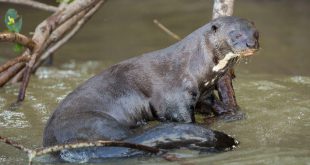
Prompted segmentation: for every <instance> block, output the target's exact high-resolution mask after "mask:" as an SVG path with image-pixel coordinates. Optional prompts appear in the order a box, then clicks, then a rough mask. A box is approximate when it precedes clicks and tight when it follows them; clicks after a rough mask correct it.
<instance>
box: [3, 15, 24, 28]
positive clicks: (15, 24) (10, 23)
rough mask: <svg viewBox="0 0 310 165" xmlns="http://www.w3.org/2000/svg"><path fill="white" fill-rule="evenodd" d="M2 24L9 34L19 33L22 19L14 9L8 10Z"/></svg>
mask: <svg viewBox="0 0 310 165" xmlns="http://www.w3.org/2000/svg"><path fill="white" fill-rule="evenodd" d="M4 23H5V25H6V27H7V28H8V30H9V31H10V32H15V33H19V32H20V31H21V29H22V24H23V19H22V17H20V16H19V15H18V13H17V11H16V10H15V9H9V10H8V11H7V12H6V13H5V19H4Z"/></svg>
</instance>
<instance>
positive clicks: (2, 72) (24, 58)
mask: <svg viewBox="0 0 310 165" xmlns="http://www.w3.org/2000/svg"><path fill="white" fill-rule="evenodd" d="M0 2H7V3H16V4H21V5H28V6H31V7H35V8H38V9H42V10H46V11H51V12H54V13H53V14H52V15H51V16H50V17H48V18H47V19H45V20H44V21H43V22H41V23H40V24H39V25H38V26H37V27H36V29H35V32H34V35H33V37H32V38H31V39H30V38H28V37H26V36H24V35H22V34H17V33H0V41H3V42H15V43H20V44H22V45H24V46H25V47H26V48H27V49H26V50H25V51H24V52H23V53H22V55H21V56H20V57H17V58H16V59H13V60H9V61H8V62H6V63H5V64H3V65H2V66H0V87H1V86H3V85H5V84H6V83H8V82H9V81H10V80H11V79H12V81H13V82H17V81H19V80H22V83H21V86H20V90H19V95H18V98H17V101H23V100H24V98H25V92H26V88H27V86H28V83H29V80H30V76H31V73H33V72H34V71H35V70H36V69H37V68H38V67H39V66H40V65H41V64H42V63H43V61H44V60H45V59H47V58H48V57H49V56H50V55H51V54H53V53H54V52H55V51H56V50H57V49H58V48H60V47H61V46H62V45H63V44H65V43H66V42H67V41H68V40H69V39H71V38H72V37H73V36H74V34H76V32H77V31H78V30H79V29H80V28H81V27H82V26H83V25H84V24H85V23H86V22H87V20H89V19H90V17H91V16H92V15H93V14H94V13H95V12H96V11H97V10H98V8H99V7H100V6H101V5H102V4H103V3H104V2H105V0H74V1H73V2H72V3H70V4H65V3H61V4H60V5H59V6H58V7H55V6H50V5H46V4H43V3H39V2H37V1H33V0H0ZM72 27H73V28H72ZM29 57H30V59H29Z"/></svg>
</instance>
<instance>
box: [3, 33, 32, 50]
mask: <svg viewBox="0 0 310 165" xmlns="http://www.w3.org/2000/svg"><path fill="white" fill-rule="evenodd" d="M0 42H14V43H18V44H21V45H23V46H25V47H27V48H29V49H30V50H31V51H32V50H33V49H34V48H35V46H36V43H35V42H34V41H33V40H32V39H30V38H28V37H27V36H24V35H22V34H20V33H11V32H2V33H0Z"/></svg>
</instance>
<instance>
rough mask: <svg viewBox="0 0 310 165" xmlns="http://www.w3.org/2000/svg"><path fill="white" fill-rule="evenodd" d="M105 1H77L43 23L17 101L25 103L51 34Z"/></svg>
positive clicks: (38, 29)
mask: <svg viewBox="0 0 310 165" xmlns="http://www.w3.org/2000/svg"><path fill="white" fill-rule="evenodd" d="M100 1H103V0H75V1H73V2H72V3H70V4H69V5H68V6H67V7H66V8H65V9H64V10H61V11H59V12H56V13H54V14H53V15H52V16H50V17H49V18H47V19H46V20H45V21H43V22H42V23H41V24H40V25H39V26H38V27H37V28H36V30H35V34H34V36H33V40H35V41H36V42H37V44H38V49H36V50H34V53H33V55H32V56H31V60H30V61H29V62H28V64H27V66H26V69H25V71H24V75H23V82H22V84H21V86H20V90H19V94H18V98H17V101H23V100H24V98H25V93H26V88H27V86H28V83H29V79H30V75H31V72H32V69H33V66H34V64H35V63H36V60H37V58H38V57H39V56H40V54H41V53H42V52H43V51H44V49H45V48H46V46H47V44H46V42H45V41H46V40H47V39H48V37H49V36H50V33H51V32H52V31H53V30H55V29H56V28H57V27H58V26H59V25H61V24H63V23H64V22H65V21H67V20H68V19H70V18H72V17H73V16H74V15H75V14H77V13H79V12H81V11H82V10H84V9H87V8H90V7H93V6H94V5H96V4H97V3H98V2H100Z"/></svg>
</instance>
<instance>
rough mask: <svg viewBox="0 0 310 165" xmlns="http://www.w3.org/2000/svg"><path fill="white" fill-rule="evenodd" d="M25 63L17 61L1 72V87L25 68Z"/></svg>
mask: <svg viewBox="0 0 310 165" xmlns="http://www.w3.org/2000/svg"><path fill="white" fill-rule="evenodd" d="M24 66H25V64H24V63H17V64H15V65H13V66H11V67H10V68H8V69H7V70H6V71H4V72H2V73H0V87H2V86H3V85H5V84H6V83H7V82H8V81H10V80H11V78H13V77H14V76H15V75H16V74H18V72H19V71H20V70H22V69H23V68H24Z"/></svg>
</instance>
